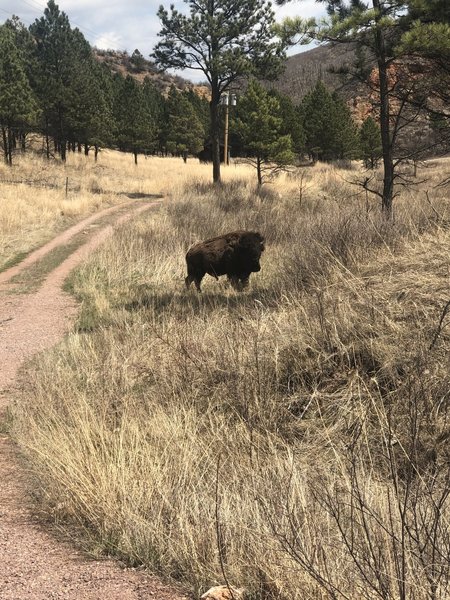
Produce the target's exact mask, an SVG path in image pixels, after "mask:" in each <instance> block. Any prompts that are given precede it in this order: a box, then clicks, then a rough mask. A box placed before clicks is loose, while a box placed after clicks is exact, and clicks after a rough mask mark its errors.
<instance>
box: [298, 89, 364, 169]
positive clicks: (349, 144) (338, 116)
mask: <svg viewBox="0 0 450 600" xmlns="http://www.w3.org/2000/svg"><path fill="white" fill-rule="evenodd" d="M301 113H302V117H303V128H304V130H305V135H306V149H307V151H308V153H309V155H310V156H311V158H312V159H313V160H324V161H329V160H334V159H345V158H350V159H351V158H356V157H357V156H358V153H359V152H358V146H359V139H358V130H357V127H356V124H355V122H354V121H353V119H352V116H351V113H350V109H349V108H348V106H347V105H346V104H345V102H344V101H343V100H342V99H341V98H340V97H339V96H338V95H337V94H330V92H329V91H328V90H327V88H326V87H325V85H324V84H323V82H322V81H320V80H319V81H318V82H317V84H316V86H315V88H314V89H313V90H312V91H311V92H310V93H309V94H307V95H306V96H305V97H304V99H303V101H302V103H301Z"/></svg>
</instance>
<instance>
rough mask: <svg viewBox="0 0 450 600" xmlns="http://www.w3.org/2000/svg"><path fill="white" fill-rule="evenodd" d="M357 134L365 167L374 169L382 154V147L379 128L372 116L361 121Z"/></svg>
mask: <svg viewBox="0 0 450 600" xmlns="http://www.w3.org/2000/svg"><path fill="white" fill-rule="evenodd" d="M359 136H360V148H361V158H362V159H363V161H364V164H365V166H366V168H368V169H375V168H376V167H377V166H378V162H379V160H380V158H381V157H382V155H383V149H382V147H381V135H380V128H379V126H378V125H377V124H376V123H375V121H374V120H373V119H372V117H367V119H366V120H365V121H364V122H363V124H362V125H361V129H360V132H359Z"/></svg>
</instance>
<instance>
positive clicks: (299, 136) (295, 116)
mask: <svg viewBox="0 0 450 600" xmlns="http://www.w3.org/2000/svg"><path fill="white" fill-rule="evenodd" d="M269 94H270V95H272V96H273V97H274V98H276V99H277V100H278V103H279V105H280V115H281V119H282V126H281V134H282V135H290V136H291V138H292V147H293V150H294V152H295V153H296V154H301V153H302V152H303V151H304V150H305V144H306V137H305V130H304V129H303V125H302V119H301V113H300V110H299V107H298V106H296V105H295V104H294V103H293V101H292V100H291V99H290V98H289V96H286V95H284V94H281V93H280V92H278V91H276V90H270V92H269Z"/></svg>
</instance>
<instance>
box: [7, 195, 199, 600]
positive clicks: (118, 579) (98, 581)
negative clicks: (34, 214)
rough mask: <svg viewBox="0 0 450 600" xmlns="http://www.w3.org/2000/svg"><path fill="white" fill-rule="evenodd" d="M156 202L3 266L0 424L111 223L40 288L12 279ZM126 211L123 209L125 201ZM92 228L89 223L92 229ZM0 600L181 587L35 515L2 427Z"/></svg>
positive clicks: (111, 597) (65, 314)
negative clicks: (65, 536) (83, 547)
mask: <svg viewBox="0 0 450 600" xmlns="http://www.w3.org/2000/svg"><path fill="white" fill-rule="evenodd" d="M156 205H157V202H146V203H143V202H128V203H127V204H126V205H125V204H122V205H118V206H115V207H112V208H109V209H106V210H104V211H101V212H98V213H96V214H95V215H92V216H91V217H89V218H87V219H84V220H83V221H81V222H80V223H78V224H77V225H75V226H73V227H71V228H70V229H68V230H66V231H65V232H63V233H62V234H60V235H58V236H57V237H56V238H55V239H54V240H52V241H51V242H49V243H48V244H46V245H45V246H43V247H42V248H40V249H39V250H37V251H35V252H33V253H32V254H30V255H29V256H28V257H27V258H26V259H25V260H24V261H22V263H20V264H18V265H16V266H14V267H12V268H11V269H9V270H7V271H4V272H3V273H0V423H1V420H2V417H4V414H5V410H6V408H7V406H8V403H9V398H10V396H11V392H12V391H13V390H14V387H15V386H16V385H19V384H18V383H17V382H16V376H17V372H18V369H19V368H20V366H21V365H22V364H23V362H24V361H25V360H27V359H29V358H31V357H32V356H33V355H34V354H35V353H37V352H39V351H41V350H44V349H46V348H50V347H51V346H53V345H54V344H56V343H57V342H58V341H59V340H60V339H61V338H62V337H63V336H64V335H65V334H66V333H67V332H68V331H69V330H70V328H71V325H72V323H73V321H74V319H75V316H76V313H77V306H76V302H75V300H74V299H73V298H72V297H71V296H70V295H69V294H67V293H65V292H63V290H62V284H63V282H64V280H65V278H66V277H67V275H68V274H69V273H70V271H71V270H72V269H73V268H74V267H75V266H77V265H78V264H79V263H80V262H81V261H82V260H83V259H84V258H85V257H87V256H88V254H89V253H90V252H92V251H93V250H94V249H95V248H96V247H97V246H99V245H100V244H101V243H102V242H103V241H104V240H105V239H106V238H107V237H108V236H109V235H111V233H112V231H113V227H114V226H113V225H108V226H106V227H103V228H101V229H98V230H97V231H96V232H95V233H94V234H93V235H89V236H87V241H86V243H85V244H83V245H82V246H80V247H79V248H78V249H77V250H75V251H74V252H73V253H72V254H71V255H70V256H69V257H68V258H66V259H65V260H64V261H63V262H62V263H61V264H60V265H59V266H57V267H56V268H54V269H53V270H52V271H51V272H50V273H49V274H48V275H47V277H46V279H45V280H44V283H43V284H42V285H41V286H40V288H39V289H38V290H37V291H35V292H33V293H29V294H23V295H18V294H8V290H11V289H12V288H13V286H12V284H11V283H10V279H11V278H12V277H13V276H15V275H17V274H18V273H19V272H21V271H23V270H24V269H26V268H27V267H29V266H30V265H32V264H33V263H36V262H37V261H38V260H40V259H41V258H42V257H43V256H45V255H46V254H47V253H48V252H50V251H51V250H53V249H54V248H56V247H58V246H62V245H64V244H66V243H68V241H69V240H70V239H71V238H73V236H75V235H76V234H79V233H81V232H83V231H84V230H86V233H88V229H87V228H88V227H89V226H90V225H92V224H93V223H95V222H96V221H97V220H99V219H100V218H102V217H104V216H105V215H110V214H112V213H114V212H115V211H118V212H120V216H118V217H117V219H116V220H115V223H114V225H116V226H117V225H118V224H119V223H122V222H124V221H125V220H126V219H128V218H130V217H131V216H134V215H136V214H138V213H140V212H142V211H144V210H149V209H151V208H152V207H154V206H156ZM125 207H126V211H125V212H124V208H125ZM89 232H90V230H89ZM0 482H1V483H0V600H50V599H62V598H64V599H68V600H100V599H101V600H148V599H150V598H151V599H153V600H155V599H158V600H181V599H183V598H187V597H186V596H183V594H182V592H181V591H179V590H176V589H175V588H173V587H170V586H167V585H165V584H164V583H162V582H161V581H160V580H159V579H158V578H157V577H154V576H152V575H149V574H148V573H146V572H144V571H142V570H136V569H126V568H123V567H121V566H120V565H119V563H117V562H115V561H112V560H92V559H90V558H89V557H87V556H86V555H84V554H83V552H81V551H80V550H78V549H76V548H74V547H72V545H71V544H70V543H69V542H68V541H64V540H62V539H60V538H59V537H58V536H57V535H55V534H54V533H52V532H51V531H50V530H48V528H46V526H45V525H44V524H42V523H40V522H39V521H38V519H37V518H36V517H35V516H34V514H33V506H32V502H31V498H30V492H32V490H30V489H29V487H28V482H27V476H26V472H25V471H24V469H23V468H22V465H21V462H20V458H19V456H18V453H17V449H16V448H15V446H14V443H13V442H12V440H11V439H10V438H9V436H8V435H7V434H6V433H2V429H1V427H0Z"/></svg>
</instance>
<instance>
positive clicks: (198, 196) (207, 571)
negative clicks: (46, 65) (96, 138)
mask: <svg viewBox="0 0 450 600" xmlns="http://www.w3.org/2000/svg"><path fill="white" fill-rule="evenodd" d="M119 159H120V167H119V162H118V161H119ZM105 161H109V162H108V164H107V165H105V173H106V172H107V173H115V174H118V175H116V177H117V178H116V179H113V178H112V179H108V177H107V176H106V175H105V177H104V179H102V180H101V181H100V182H99V183H98V185H100V186H101V187H105V189H106V187H108V189H112V190H116V191H121V190H123V189H127V190H130V189H132V190H133V191H138V192H145V193H148V192H152V193H156V192H162V193H165V194H166V195H167V196H168V199H167V201H166V203H165V205H164V207H163V208H162V209H161V211H159V212H158V213H157V214H153V213H152V214H148V215H146V216H142V217H139V218H138V219H136V220H135V221H134V222H133V223H131V224H128V225H126V226H124V227H122V228H121V229H120V230H119V231H118V232H117V233H116V235H115V236H114V237H113V238H112V239H111V240H110V241H108V242H107V243H106V244H105V245H104V246H103V247H102V248H101V249H100V250H98V251H97V252H96V253H95V255H94V256H92V258H91V259H90V260H89V262H87V263H86V264H85V265H83V266H82V267H81V268H79V269H78V270H77V271H76V272H75V273H74V274H73V275H72V276H71V277H70V280H69V281H68V282H67V287H68V289H70V290H71V291H72V292H73V293H74V294H75V295H76V296H77V298H79V300H80V302H81V311H80V316H79V320H78V322H77V325H76V329H75V331H74V333H73V334H72V335H70V336H69V337H68V338H67V339H66V340H65V341H64V342H63V343H62V344H60V345H59V346H58V347H57V348H55V349H54V350H53V351H51V352H47V353H45V354H42V355H40V356H39V357H38V358H37V359H35V361H34V363H33V364H32V365H30V366H29V368H28V370H27V372H26V373H24V377H26V386H23V391H22V392H21V394H20V396H19V397H18V398H17V403H16V406H15V409H14V427H13V430H14V435H15V437H16V439H17V440H18V442H19V444H20V447H21V448H22V450H23V452H24V454H25V456H26V458H27V461H28V463H29V465H30V472H32V473H33V481H34V486H35V489H36V490H37V499H38V502H39V507H40V510H41V511H42V512H43V513H44V514H46V515H47V516H48V517H49V518H51V519H53V520H56V521H57V522H58V523H60V524H61V525H62V526H67V527H69V528H72V531H73V530H76V531H77V532H78V535H79V536H80V539H82V540H83V543H84V544H85V545H87V546H88V547H89V549H90V550H91V551H92V552H94V553H98V554H102V553H104V554H115V555H117V556H120V557H122V558H123V559H125V560H126V561H128V562H129V563H131V564H135V565H145V566H146V567H149V568H150V569H152V570H155V571H157V572H159V573H161V574H163V575H164V576H166V577H168V578H174V579H177V580H181V581H182V582H183V583H184V584H185V585H186V586H187V587H188V589H189V590H190V591H191V592H192V593H193V594H197V593H198V592H199V591H204V590H205V588H208V587H209V586H210V585H213V584H216V583H223V582H224V581H225V580H227V581H228V582H229V583H230V584H232V585H236V586H242V587H245V589H246V591H247V596H248V597H249V598H255V599H269V598H271V599H275V598H277V599H280V600H282V599H283V600H284V599H285V600H287V599H290V600H291V599H295V598H308V599H319V598H323V599H325V598H330V599H338V598H339V599H340V598H347V599H351V600H354V599H359V598H367V599H372V598H383V599H397V598H398V599H402V600H403V599H404V600H406V599H413V598H414V599H416V600H425V599H428V598H432V599H436V600H437V599H442V600H444V598H448V597H449V594H450V564H449V556H450V523H449V519H450V499H449V493H450V453H449V440H450V424H449V417H450V414H449V401H450V397H449V390H450V370H449V366H450V364H449V356H450V334H449V329H448V322H449V321H448V319H449V318H450V316H449V315H448V314H447V312H446V310H445V307H446V305H447V302H448V301H449V300H450V284H449V256H450V232H449V222H450V213H449V202H448V198H447V195H448V188H447V190H446V189H445V188H441V187H437V184H438V183H439V181H440V180H441V179H442V176H443V170H442V169H443V164H444V165H445V164H446V163H436V164H435V165H434V166H433V164H431V165H429V167H428V168H427V170H426V171H425V172H422V173H420V172H419V174H418V175H419V178H422V176H425V177H426V178H427V182H426V183H422V184H421V185H420V186H419V187H418V188H415V189H401V190H399V191H400V196H399V197H398V198H396V200H395V214H394V220H393V221H392V222H389V223H388V222H386V221H385V220H383V218H382V217H381V215H380V212H379V206H378V202H377V201H376V200H374V199H372V198H366V196H365V194H361V193H360V190H359V188H358V187H356V186H354V185H352V184H351V180H352V179H353V178H356V177H357V176H358V175H361V174H359V173H358V171H357V169H356V168H354V169H353V170H345V171H344V170H337V169H335V168H333V167H332V166H328V165H320V164H318V165H316V166H315V167H314V168H310V169H304V170H303V171H299V172H296V173H291V174H289V175H287V174H285V175H283V176H282V177H281V178H280V179H278V180H277V181H276V182H275V183H274V184H273V185H271V186H267V187H265V188H263V190H262V191H261V192H260V193H257V191H256V189H255V185H254V179H255V175H254V173H253V172H251V171H249V170H248V169H247V167H245V166H232V167H230V168H228V169H226V170H225V171H224V179H225V183H224V184H223V185H222V186H221V187H219V188H216V189H215V188H213V186H212V185H211V184H210V183H209V180H210V175H211V173H210V170H211V168H210V167H205V166H200V165H197V164H196V163H194V161H188V164H187V165H183V163H182V161H180V160H177V161H175V160H172V159H155V158H151V159H148V161H145V162H144V161H142V162H141V165H140V166H139V167H138V169H136V170H135V169H134V168H132V167H131V166H127V167H124V166H123V163H124V158H123V156H119V155H115V154H113V153H110V154H109V155H108V156H106V155H105ZM130 161H131V159H130ZM87 173H89V170H88V169H86V176H88V177H90V176H91V175H87ZM161 174H162V175H161ZM138 178H139V179H138ZM83 186H85V187H87V186H88V184H87V183H83ZM427 190H428V196H427V195H426V194H425V191H427ZM237 228H249V229H257V230H259V231H261V232H262V233H263V234H264V235H265V237H266V252H265V253H264V255H263V258H262V270H261V272H260V273H257V274H254V275H252V277H251V279H250V286H249V288H248V290H246V291H245V292H244V293H237V292H235V291H234V290H232V289H231V288H230V287H229V286H228V285H227V283H226V281H225V280H223V281H222V280H220V281H219V282H217V281H215V280H213V279H212V278H208V277H207V278H205V281H204V285H203V290H204V292H203V294H202V295H201V296H200V295H198V294H197V293H196V292H195V291H194V290H190V291H186V290H185V289H184V287H183V279H184V276H185V261H184V255H185V252H186V250H187V248H188V247H189V245H190V244H192V243H193V242H194V241H198V240H201V239H205V238H206V237H209V236H212V235H216V234H218V233H221V232H225V231H229V230H233V229H237Z"/></svg>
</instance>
